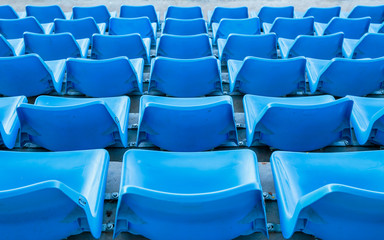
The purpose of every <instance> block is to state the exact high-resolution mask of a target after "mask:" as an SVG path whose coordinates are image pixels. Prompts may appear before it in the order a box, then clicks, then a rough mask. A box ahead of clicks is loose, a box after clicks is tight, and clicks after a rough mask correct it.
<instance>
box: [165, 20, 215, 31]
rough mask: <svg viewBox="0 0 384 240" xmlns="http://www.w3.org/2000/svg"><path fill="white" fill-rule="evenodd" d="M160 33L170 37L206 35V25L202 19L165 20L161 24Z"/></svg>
mask: <svg viewBox="0 0 384 240" xmlns="http://www.w3.org/2000/svg"><path fill="white" fill-rule="evenodd" d="M162 33H163V34H172V35H196V34H202V33H206V34H208V28H207V23H206V22H205V20H204V19H203V18H196V19H175V18H167V20H166V21H165V22H164V24H163V29H162Z"/></svg>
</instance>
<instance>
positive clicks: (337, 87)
mask: <svg viewBox="0 0 384 240" xmlns="http://www.w3.org/2000/svg"><path fill="white" fill-rule="evenodd" d="M383 64H384V57H383V58H377V59H345V58H334V59H332V60H319V59H309V58H308V59H307V76H308V82H309V88H310V90H311V92H312V93H314V92H315V91H316V90H317V91H320V92H323V93H327V94H331V95H333V96H338V97H344V96H346V95H354V96H365V95H367V94H370V93H372V92H374V91H376V90H379V89H381V88H383V82H384V72H383Z"/></svg>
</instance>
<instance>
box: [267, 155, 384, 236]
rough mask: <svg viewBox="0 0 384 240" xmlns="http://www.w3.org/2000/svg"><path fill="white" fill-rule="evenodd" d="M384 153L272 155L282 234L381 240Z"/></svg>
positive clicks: (383, 201) (383, 213) (383, 205)
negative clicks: (301, 233) (299, 233)
mask: <svg viewBox="0 0 384 240" xmlns="http://www.w3.org/2000/svg"><path fill="white" fill-rule="evenodd" d="M383 158H384V151H363V152H340V153H293V152H274V153H273V154H272V157H271V166H272V170H273V171H272V172H273V177H274V181H275V189H276V196H277V203H278V207H279V215H280V223H281V230H282V233H283V236H284V238H285V239H288V238H291V237H292V235H293V233H294V232H304V233H307V234H310V235H314V236H315V237H316V238H319V239H328V240H336V239H380V238H381V237H382V231H381V227H382V224H383V220H384V217H383V216H384V211H383V209H384V208H383V207H384V198H383V195H384V188H383V184H381V183H382V181H383V180H384V179H383V176H384V165H383V164H382V163H383V161H382V160H383Z"/></svg>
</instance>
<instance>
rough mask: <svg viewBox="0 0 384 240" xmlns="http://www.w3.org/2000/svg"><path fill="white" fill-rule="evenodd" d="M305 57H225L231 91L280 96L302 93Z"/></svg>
mask: <svg viewBox="0 0 384 240" xmlns="http://www.w3.org/2000/svg"><path fill="white" fill-rule="evenodd" d="M305 63H306V61H305V58H303V57H297V58H292V59H278V60H277V59H265V58H256V57H246V58H245V59H244V61H238V60H228V74H229V86H230V91H231V92H235V91H240V92H242V93H249V94H255V95H260V96H271V97H280V96H285V95H287V94H291V93H296V92H298V91H301V92H305Z"/></svg>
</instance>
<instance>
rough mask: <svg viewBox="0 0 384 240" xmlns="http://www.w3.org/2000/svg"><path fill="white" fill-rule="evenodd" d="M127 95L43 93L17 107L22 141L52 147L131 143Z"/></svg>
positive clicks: (73, 147)
mask: <svg viewBox="0 0 384 240" xmlns="http://www.w3.org/2000/svg"><path fill="white" fill-rule="evenodd" d="M129 105H130V100H129V98H128V97H127V96H122V97H112V98H65V97H53V96H39V97H38V98H36V100H35V104H34V105H32V104H25V103H23V104H21V105H20V107H18V108H17V114H18V115H19V119H20V124H21V134H20V144H21V146H24V145H25V144H27V143H33V144H37V145H39V146H41V147H43V148H46V149H48V150H51V151H68V150H85V149H96V148H104V147H107V146H111V145H114V144H117V145H122V146H123V147H127V140H128V139H127V136H128V134H127V131H128V114H129Z"/></svg>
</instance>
